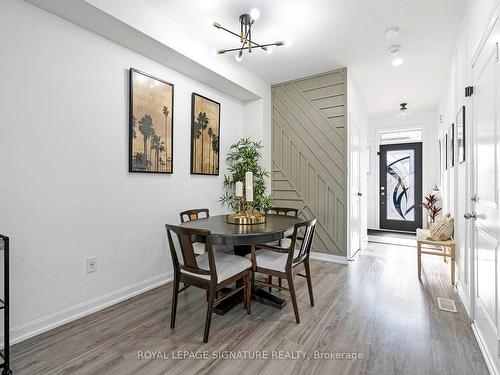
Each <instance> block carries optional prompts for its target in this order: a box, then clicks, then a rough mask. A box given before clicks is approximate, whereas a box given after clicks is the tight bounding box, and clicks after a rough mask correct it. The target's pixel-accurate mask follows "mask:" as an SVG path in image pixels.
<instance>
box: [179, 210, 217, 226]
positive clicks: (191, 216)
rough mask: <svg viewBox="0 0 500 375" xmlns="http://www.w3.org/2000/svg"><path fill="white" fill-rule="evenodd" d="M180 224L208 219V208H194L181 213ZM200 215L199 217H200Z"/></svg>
mask: <svg viewBox="0 0 500 375" xmlns="http://www.w3.org/2000/svg"><path fill="white" fill-rule="evenodd" d="M179 215H180V217H181V223H185V222H186V221H193V220H198V219H203V218H206V217H210V211H209V210H208V208H195V209H193V210H186V211H182V212H181V213H180V214H179ZM200 215H201V216H200Z"/></svg>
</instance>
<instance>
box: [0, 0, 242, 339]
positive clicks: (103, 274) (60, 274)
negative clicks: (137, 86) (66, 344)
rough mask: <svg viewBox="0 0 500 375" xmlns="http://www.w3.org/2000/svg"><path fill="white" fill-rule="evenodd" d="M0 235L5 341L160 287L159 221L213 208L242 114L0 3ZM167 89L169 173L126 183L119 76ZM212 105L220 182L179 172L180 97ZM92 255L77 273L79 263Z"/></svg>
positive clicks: (184, 165)
mask: <svg viewBox="0 0 500 375" xmlns="http://www.w3.org/2000/svg"><path fill="white" fill-rule="evenodd" d="M0 35H2V37H1V38H0V50H1V51H2V56H3V58H2V59H0V69H1V71H2V72H4V73H5V74H3V76H2V84H1V86H0V113H2V122H1V124H0V172H1V177H0V207H1V214H0V230H1V232H2V233H3V234H6V235H9V236H10V237H11V240H12V241H11V245H12V248H11V251H12V256H11V268H12V273H11V275H12V281H11V288H12V289H11V295H12V308H11V321H12V323H11V324H12V335H13V341H19V340H20V339H22V338H24V337H27V336H29V335H31V334H33V333H36V332H37V331H43V330H45V329H47V328H50V327H51V326H52V325H57V324H59V323H61V322H62V321H65V320H69V319H72V318H74V317H78V316H79V314H84V313H86V312H89V311H92V310H94V309H98V308H100V307H102V306H103V305H106V304H108V303H111V302H113V301H115V300H118V299H120V298H123V297H125V296H127V295H130V294H133V293H138V292H140V291H141V290H143V289H144V288H150V287H152V286H154V285H158V284H161V283H163V282H166V281H167V280H168V278H169V277H170V272H171V263H170V260H169V255H168V247H167V245H166V241H165V229H164V226H163V225H164V224H165V223H167V222H178V220H179V219H178V212H179V211H181V210H183V209H188V208H193V207H201V206H207V207H208V208H209V209H210V210H211V212H213V213H221V212H222V208H221V206H220V204H219V203H217V202H216V201H217V198H218V196H219V195H220V194H221V189H222V182H223V174H224V172H225V169H224V163H223V155H225V154H226V152H227V150H228V147H229V145H230V144H231V143H233V142H235V141H237V139H238V138H239V137H241V136H243V134H244V133H245V131H244V128H243V123H244V120H243V116H244V106H243V104H242V103H241V102H239V101H238V100H235V99H232V98H230V97H227V96H225V95H223V94H221V93H219V92H217V91H215V90H213V89H211V88H210V87H207V86H204V85H201V84H199V83H197V82H196V81H194V80H192V79H190V78H188V77H186V76H183V75H181V74H179V73H177V72H175V71H173V70H171V69H169V68H167V67H165V66H163V65H161V64H159V63H156V62H153V61H151V60H148V59H147V58H145V57H143V56H141V55H139V54H137V53H135V52H132V51H130V50H128V49H126V48H124V47H121V46H119V45H117V44H114V43H112V42H110V41H108V40H106V39H103V38H101V37H99V36H97V35H95V34H93V33H91V32H89V31H87V30H84V29H81V28H79V27H77V26H75V25H73V24H70V23H68V22H66V21H63V20H62V19H60V18H58V17H55V16H53V15H51V14H49V13H46V12H44V11H42V10H40V9H38V8H35V7H33V6H31V5H28V4H26V3H24V2H20V1H12V0H4V1H2V2H0ZM130 67H135V68H138V69H140V70H143V71H145V72H148V73H150V74H152V75H154V76H157V77H159V78H162V79H165V80H167V81H169V82H172V83H173V84H174V85H175V98H174V158H173V160H174V174H173V175H148V174H130V173H128V172H127V170H128V169H127V168H128V165H127V163H128V158H127V152H128V69H129V68H130ZM193 91H195V92H198V93H200V94H202V95H205V96H208V97H210V98H213V99H215V100H216V101H219V102H220V103H221V116H222V118H221V145H220V146H221V175H220V176H218V177H213V176H192V175H190V174H189V155H190V142H189V137H190V110H191V107H190V106H191V93H192V92H193ZM89 256H97V261H98V271H97V272H95V273H91V274H87V273H86V266H85V259H86V258H87V257H89Z"/></svg>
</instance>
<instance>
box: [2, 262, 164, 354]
mask: <svg viewBox="0 0 500 375" xmlns="http://www.w3.org/2000/svg"><path fill="white" fill-rule="evenodd" d="M172 280H173V272H169V273H164V274H161V275H158V276H155V277H152V278H150V279H147V280H144V281H140V282H138V283H136V284H133V285H130V286H127V287H125V288H122V289H119V290H116V291H113V292H111V293H107V294H105V295H103V296H100V297H97V298H94V299H91V300H90V301H87V302H83V303H80V304H78V305H75V306H71V307H68V308H66V309H63V310H60V311H57V312H55V313H52V314H49V315H47V316H44V317H42V318H39V319H35V320H32V321H31V322H28V323H24V324H21V325H19V326H16V327H12V328H11V330H10V335H11V339H10V343H11V345H13V344H16V343H18V342H21V341H24V340H26V339H29V338H31V337H33V336H36V335H39V334H41V333H43V332H47V331H49V330H51V329H54V328H56V327H59V326H62V325H63V324H66V323H69V322H72V321H74V320H76V319H79V318H82V317H84V316H86V315H89V314H92V313H94V312H97V311H99V310H103V309H105V308H106V307H109V306H111V305H114V304H117V303H119V302H122V301H124V300H126V299H129V298H132V297H134V296H137V295H139V294H141V293H144V292H147V291H148V290H151V289H154V288H156V287H159V286H161V285H164V284H166V283H168V282H170V281H172ZM3 336H4V332H3V331H2V332H0V342H1V343H3Z"/></svg>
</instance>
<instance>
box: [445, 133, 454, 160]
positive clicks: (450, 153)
mask: <svg viewBox="0 0 500 375" xmlns="http://www.w3.org/2000/svg"><path fill="white" fill-rule="evenodd" d="M446 147H447V152H446V153H447V156H446V158H447V161H448V163H447V164H448V168H453V166H454V165H455V124H451V126H450V127H449V129H448V142H447V143H446Z"/></svg>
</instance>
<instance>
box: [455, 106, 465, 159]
mask: <svg viewBox="0 0 500 375" xmlns="http://www.w3.org/2000/svg"><path fill="white" fill-rule="evenodd" d="M456 124H457V163H463V162H464V161H465V106H462V108H461V109H460V111H459V112H458V113H457V117H456Z"/></svg>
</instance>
